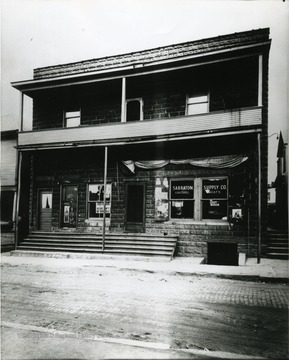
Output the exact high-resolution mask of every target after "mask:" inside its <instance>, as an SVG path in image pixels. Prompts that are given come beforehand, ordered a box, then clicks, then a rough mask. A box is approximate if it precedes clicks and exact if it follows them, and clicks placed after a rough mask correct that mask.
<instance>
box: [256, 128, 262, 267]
mask: <svg viewBox="0 0 289 360" xmlns="http://www.w3.org/2000/svg"><path fill="white" fill-rule="evenodd" d="M257 142H258V257H257V262H258V264H260V260H261V240H262V201H261V199H262V187H261V176H262V173H261V135H260V133H258V134H257Z"/></svg>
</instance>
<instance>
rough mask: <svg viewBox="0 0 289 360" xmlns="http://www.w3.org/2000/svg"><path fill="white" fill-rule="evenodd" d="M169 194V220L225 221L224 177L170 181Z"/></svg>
mask: <svg viewBox="0 0 289 360" xmlns="http://www.w3.org/2000/svg"><path fill="white" fill-rule="evenodd" d="M169 194H170V198H169V206H170V218H171V219H192V220H200V221H201V220H227V215H228V179H227V178H226V177H218V178H194V179H172V180H171V181H170V191H169Z"/></svg>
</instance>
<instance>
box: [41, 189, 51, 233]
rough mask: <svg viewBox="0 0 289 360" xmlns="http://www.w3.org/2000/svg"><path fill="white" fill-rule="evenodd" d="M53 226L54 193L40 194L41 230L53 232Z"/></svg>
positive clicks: (44, 191) (42, 191)
mask: <svg viewBox="0 0 289 360" xmlns="http://www.w3.org/2000/svg"><path fill="white" fill-rule="evenodd" d="M51 225H52V191H47V190H41V191H40V192H39V230H41V231H51Z"/></svg>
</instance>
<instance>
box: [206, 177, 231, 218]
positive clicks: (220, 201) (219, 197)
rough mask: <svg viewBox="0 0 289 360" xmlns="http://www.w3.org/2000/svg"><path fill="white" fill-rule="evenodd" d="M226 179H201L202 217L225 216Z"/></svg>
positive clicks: (226, 199)
mask: <svg viewBox="0 0 289 360" xmlns="http://www.w3.org/2000/svg"><path fill="white" fill-rule="evenodd" d="M227 182H228V181H227V179H226V178H223V179H220V178H219V179H217V178H216V179H203V180H202V219H220V220H222V219H223V220H224V219H225V218H226V217H227V207H228V184H227Z"/></svg>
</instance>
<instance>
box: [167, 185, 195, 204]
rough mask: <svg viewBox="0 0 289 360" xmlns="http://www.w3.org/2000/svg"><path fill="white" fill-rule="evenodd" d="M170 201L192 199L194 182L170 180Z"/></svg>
mask: <svg viewBox="0 0 289 360" xmlns="http://www.w3.org/2000/svg"><path fill="white" fill-rule="evenodd" d="M171 199H172V200H174V199H194V181H193V180H172V181H171Z"/></svg>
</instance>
